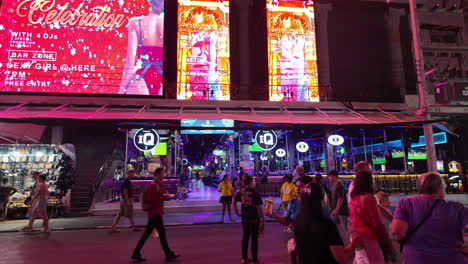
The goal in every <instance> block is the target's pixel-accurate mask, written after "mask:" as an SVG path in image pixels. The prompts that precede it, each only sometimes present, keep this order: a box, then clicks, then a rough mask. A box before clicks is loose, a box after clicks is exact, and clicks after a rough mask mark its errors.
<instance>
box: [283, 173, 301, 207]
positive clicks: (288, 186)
mask: <svg viewBox="0 0 468 264" xmlns="http://www.w3.org/2000/svg"><path fill="white" fill-rule="evenodd" d="M296 196H297V194H296V186H295V185H294V184H293V183H292V175H287V176H284V183H283V185H281V189H280V197H281V206H280V208H279V209H278V211H279V210H280V209H282V210H283V212H286V210H287V208H288V205H289V202H290V201H291V200H292V199H294V198H296Z"/></svg>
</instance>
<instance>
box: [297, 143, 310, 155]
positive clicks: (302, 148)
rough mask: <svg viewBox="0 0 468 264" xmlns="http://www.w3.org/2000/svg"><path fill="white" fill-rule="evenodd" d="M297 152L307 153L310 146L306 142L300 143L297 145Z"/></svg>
mask: <svg viewBox="0 0 468 264" xmlns="http://www.w3.org/2000/svg"><path fill="white" fill-rule="evenodd" d="M296 150H297V151H299V152H302V153H304V152H307V151H308V150H309V145H308V144H307V143H305V142H304V141H301V142H298V143H297V144H296Z"/></svg>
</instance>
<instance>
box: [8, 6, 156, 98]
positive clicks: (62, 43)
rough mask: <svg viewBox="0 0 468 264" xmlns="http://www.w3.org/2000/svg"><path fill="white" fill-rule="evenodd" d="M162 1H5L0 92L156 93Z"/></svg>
mask: <svg viewBox="0 0 468 264" xmlns="http://www.w3.org/2000/svg"><path fill="white" fill-rule="evenodd" d="M163 5H164V0H8V1H3V3H2V6H1V9H0V92H24V93H59V94H106V95H117V94H120V95H154V96H160V95H163V85H162V84H163V78H162V76H163V41H164V35H163V28H164V27H163V25H164V6H163Z"/></svg>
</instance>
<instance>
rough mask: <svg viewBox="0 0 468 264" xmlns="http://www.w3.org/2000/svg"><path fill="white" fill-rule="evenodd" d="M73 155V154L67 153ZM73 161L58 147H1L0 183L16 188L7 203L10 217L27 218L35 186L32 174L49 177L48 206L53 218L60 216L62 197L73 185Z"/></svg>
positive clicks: (42, 145)
mask: <svg viewBox="0 0 468 264" xmlns="http://www.w3.org/2000/svg"><path fill="white" fill-rule="evenodd" d="M68 154H70V153H68ZM73 171H74V168H73V162H72V159H71V158H70V157H69V155H65V154H64V151H62V150H61V148H60V147H59V146H57V145H45V144H36V145H27V144H15V145H6V144H5V145H0V180H3V179H4V178H6V179H7V180H8V184H9V185H11V186H12V187H14V188H15V189H17V192H16V193H15V194H14V195H12V196H11V197H10V199H9V203H8V208H9V210H8V215H7V217H8V218H24V217H25V216H26V215H27V212H28V208H27V205H25V204H24V200H25V199H26V198H27V197H28V196H30V193H31V189H32V187H33V185H34V180H33V179H32V177H31V176H32V174H33V172H38V173H40V174H46V175H47V177H46V183H47V184H48V185H49V192H50V199H49V207H50V212H51V216H52V217H56V216H58V215H60V214H61V211H62V209H61V208H62V205H61V201H60V198H61V197H62V196H64V195H65V194H66V192H67V191H68V190H69V189H71V187H72V185H73V183H74V173H73Z"/></svg>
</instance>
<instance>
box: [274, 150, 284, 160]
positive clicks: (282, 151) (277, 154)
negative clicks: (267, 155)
mask: <svg viewBox="0 0 468 264" xmlns="http://www.w3.org/2000/svg"><path fill="white" fill-rule="evenodd" d="M275 154H276V156H277V157H278V158H283V157H284V156H286V151H285V150H284V149H282V148H279V149H277V150H276V151H275Z"/></svg>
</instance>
